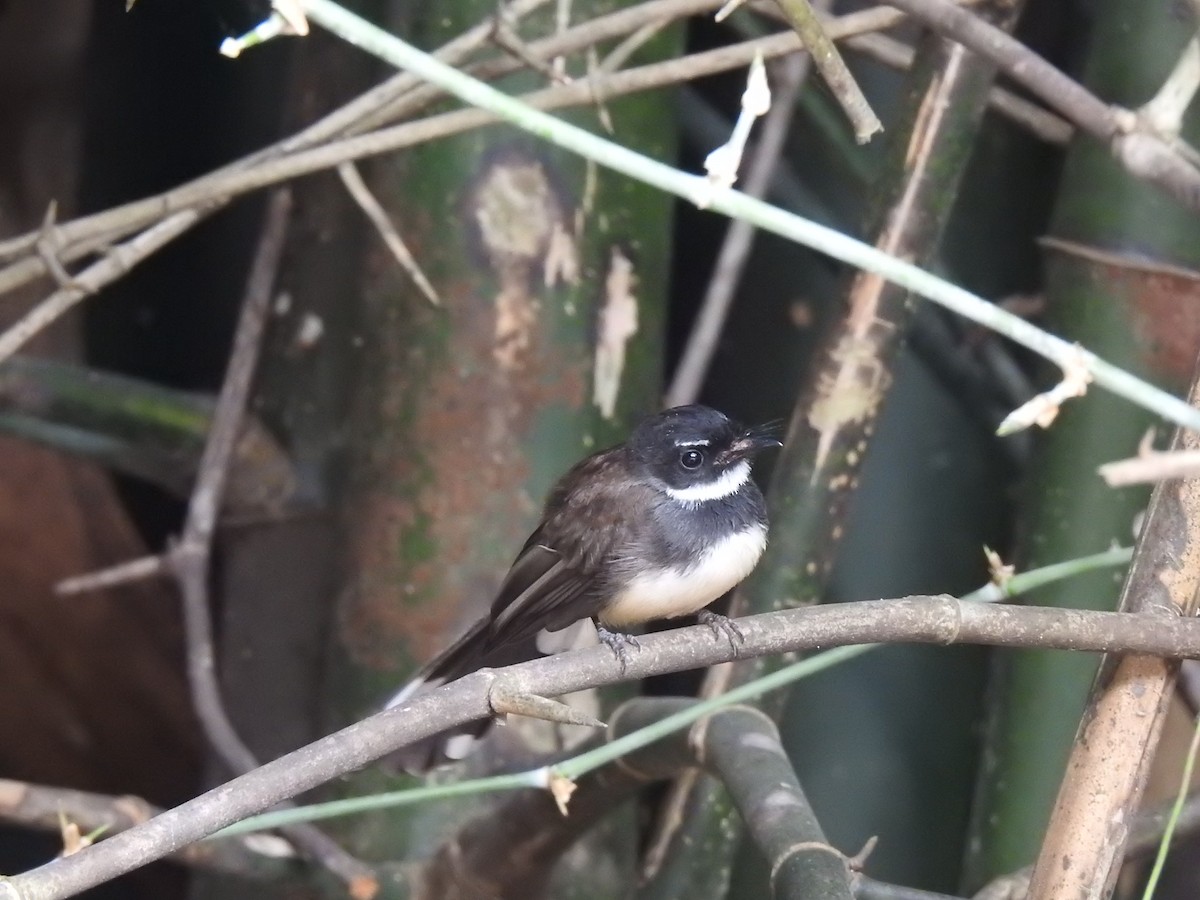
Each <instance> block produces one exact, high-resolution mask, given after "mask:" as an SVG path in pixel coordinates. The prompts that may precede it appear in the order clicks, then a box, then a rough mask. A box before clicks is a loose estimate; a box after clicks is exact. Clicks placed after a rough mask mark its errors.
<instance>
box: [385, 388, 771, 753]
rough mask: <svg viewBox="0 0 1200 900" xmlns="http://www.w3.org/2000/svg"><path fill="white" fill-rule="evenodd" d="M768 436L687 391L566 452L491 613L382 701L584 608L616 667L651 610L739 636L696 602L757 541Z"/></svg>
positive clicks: (761, 540) (469, 731)
mask: <svg viewBox="0 0 1200 900" xmlns="http://www.w3.org/2000/svg"><path fill="white" fill-rule="evenodd" d="M777 446H781V444H780V441H779V440H778V439H777V438H776V437H775V434H774V428H773V427H772V426H769V425H768V426H758V427H754V428H744V427H742V426H741V425H739V424H738V423H736V422H735V421H733V420H732V419H730V418H729V417H728V416H726V415H724V414H723V413H721V412H719V411H717V410H715V409H712V408H711V407H708V406H702V405H699V404H690V405H687V406H677V407H673V408H671V409H667V410H664V411H662V412H659V413H657V414H655V415H652V416H650V417H648V418H646V419H644V420H643V421H642V422H640V423H639V424H638V425H637V426H636V427H635V428H634V429H633V431H632V433H631V434H630V436H629V438H628V439H627V440H626V441H625V442H624V443H622V444H618V445H616V446H614V447H610V448H608V449H606V450H601V451H599V452H597V453H594V454H592V455H591V456H588V457H586V458H585V459H583V460H581V461H580V462H578V463H576V464H575V466H573V467H572V468H571V469H570V470H569V471H568V472H567V473H566V474H565V475H563V476H562V478H560V479H559V480H558V482H557V483H556V484H555V485H554V487H553V488H552V489H551V490H550V493H549V496H548V498H547V500H546V504H545V508H544V510H543V513H542V518H541V522H540V523H539V524H538V526H537V528H535V529H534V531H533V533H532V534H531V535H530V536H529V539H528V540H527V541H526V542H525V545H524V546H523V547H522V548H521V551H520V552H519V553H518V554H517V557H516V559H515V560H514V562H513V564H512V567H511V568H510V569H509V571H508V574H507V575H506V576H505V577H504V580H503V582H502V583H501V585H500V588H499V590H498V591H497V592H496V594H495V599H494V600H493V602H492V605H491V609H490V611H489V613H488V614H487V615H485V616H484V617H483V618H481V619H480V620H479V621H477V622H476V623H475V624H474V625H473V626H471V627H470V628H469V629H468V630H467V632H466V633H465V634H464V635H463V636H462V637H460V638H459V639H458V640H457V641H455V642H454V643H453V644H451V645H450V646H449V647H448V648H446V650H444V651H443V652H442V653H440V654H438V655H437V656H436V657H435V658H434V659H432V660H431V661H430V662H429V663H427V664H426V665H425V666H423V667H422V668H421V669H420V670H419V671H418V672H417V674H416V675H415V676H414V677H413V679H412V680H411V681H409V682H408V683H407V684H406V685H405V686H404V687H403V688H402V689H401V690H400V691H398V692H397V693H396V694H395V695H394V696H392V698H391V699H390V700H388V702H387V703H386V707H387V708H392V707H395V706H399V705H401V704H403V703H405V702H406V701H408V700H409V699H411V698H412V697H413V696H415V695H416V694H418V693H419V692H422V691H425V690H429V689H431V688H432V687H436V686H437V685H439V684H444V683H446V682H449V681H453V680H455V679H457V678H460V677H462V676H464V675H468V674H470V673H471V672H475V671H477V670H479V669H481V668H485V667H490V668H496V667H500V666H505V665H511V664H513V663H516V662H522V661H525V660H528V659H533V658H535V657H536V656H539V655H542V654H541V652H540V651H539V650H538V636H539V634H542V633H545V632H556V631H560V630H562V629H564V628H567V627H569V626H571V625H572V624H574V623H575V622H577V621H579V620H582V619H591V620H592V621H593V623H594V624H595V626H596V635H597V637H598V638H599V640H600V641H601V642H602V643H604V644H605V645H607V646H608V647H609V649H610V650H611V651H612V652H613V654H614V655H615V656H616V657H617V659H618V660H619V661H620V663H621V667H622V669H624V667H625V665H626V661H627V659H628V651H629V648H631V647H632V648H636V647H637V638H636V637H635V636H634V635H632V634H630V632H629V629H631V628H635V627H637V626H639V625H642V624H644V623H646V622H650V621H653V620H657V619H674V618H678V617H681V616H688V615H692V614H698V618H699V621H700V622H701V623H704V624H707V625H708V626H709V627H710V628H712V629H713V632H714V634H715V635H717V636H718V638H719V637H721V636H722V635H723V636H725V637H727V638H728V639H729V640H730V641H731V642H735V641H737V640H740V639H741V632H740V630H739V629H738V628H737V626H736V625H735V624H734V623H733V622H732V621H731V620H729V619H727V618H726V617H724V616H721V615H718V614H717V613H714V612H712V611H710V610H708V609H706V607H707V606H708V605H709V604H710V603H712V602H713V601H715V600H717V599H718V598H720V597H721V596H722V595H724V594H725V593H726V592H727V591H729V590H730V589H732V588H733V587H734V586H735V585H737V584H738V583H739V582H741V581H742V580H743V579H744V578H745V577H746V576H747V575H749V574H750V572H751V570H752V569H753V568H754V566H755V565H756V564H757V563H758V560H759V558H760V557H761V556H762V554H763V551H764V549H765V548H766V544H767V529H768V523H767V513H766V505H765V503H764V501H763V496H762V493H761V492H760V491H759V489H758V486H757V485H756V484H755V483H754V480H753V479H752V478H751V465H752V463H753V461H754V458H755V457H756V456H757V454H758V453H759V452H761V451H763V450H766V449H767V448H770V447H777ZM735 646H736V644H735ZM488 724H490V720H482V721H480V722H474V723H469V724H468V725H466V726H460V727H459V728H456V729H454V730H453V731H450V732H444V733H442V734H440V735H435V736H433V737H431V738H427V739H425V740H423V741H420V742H418V743H417V744H414V745H411V746H410V747H407V748H403V749H401V750H400V751H398V753H397V754H396V755H395V756H394V757H393V758H392V759H391V762H392V763H393V764H396V763H398V764H399V765H400V766H401V767H402V768H404V769H406V770H408V771H409V772H413V773H421V772H424V771H427V770H429V769H430V768H433V767H434V766H436V765H437V764H439V763H442V762H448V761H452V760H454V759H458V758H461V757H462V756H463V755H465V750H466V748H467V747H468V746H469V745H470V744H471V743H473V741H472V740H471V739H473V738H476V737H478V736H480V735H482V733H483V731H484V730H485V729H486V728H487V726H488ZM462 737H466V738H467V739H466V740H462V739H460V738H462Z"/></svg>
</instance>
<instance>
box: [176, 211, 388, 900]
mask: <svg viewBox="0 0 1200 900" xmlns="http://www.w3.org/2000/svg"><path fill="white" fill-rule="evenodd" d="M290 209H291V195H290V194H289V193H288V192H287V191H278V192H277V193H275V194H274V196H272V197H271V201H270V203H269V205H268V207H267V213H266V222H265V225H264V228H263V233H262V237H261V239H260V241H259V246H258V251H257V253H256V254H255V257H254V261H253V263H252V265H251V267H250V275H249V278H248V279H247V282H246V296H245V300H244V301H243V304H242V314H241V318H240V319H239V321H238V327H237V332H236V333H235V334H234V340H233V350H232V352H231V353H230V356H229V365H228V368H227V369H226V373H225V380H224V383H223V384H222V386H221V394H220V397H219V398H218V400H217V406H216V409H215V410H214V411H213V419H212V427H211V429H210V431H209V435H208V441H207V443H206V444H205V447H204V453H203V455H202V456H201V458H200V470H199V473H198V474H197V476H196V486H195V488H194V489H193V490H192V496H191V501H190V503H189V504H188V514H187V520H186V522H185V524H184V528H183V535H182V536H181V538H180V540H179V543H178V544H177V545H176V546H175V547H173V548H172V549H171V550H170V551H169V552H168V554H167V564H168V568H169V569H170V570H171V572H172V574H173V575H174V576H175V579H176V581H177V582H178V583H179V590H180V593H181V595H182V597H183V621H184V638H185V641H186V645H187V668H188V684H189V686H190V687H191V691H192V706H193V707H194V709H195V711H196V716H197V717H198V718H199V720H200V724H201V727H202V728H203V729H204V734H205V736H206V737H207V738H208V741H209V743H210V744H211V745H212V747H213V749H214V750H215V751H216V753H217V756H218V757H219V758H220V759H221V761H222V762H224V763H225V765H227V766H228V767H229V768H230V769H231V770H233V771H234V772H236V773H239V774H240V773H244V772H248V771H251V770H252V769H255V768H256V767H257V766H258V760H257V759H255V757H254V754H253V753H252V752H251V751H250V748H249V747H247V746H246V745H245V743H243V742H242V739H241V736H240V735H238V733H237V729H236V728H235V727H234V725H233V722H232V721H230V719H229V714H228V713H227V712H226V711H225V705H224V703H223V702H222V700H221V687H220V684H219V683H218V682H217V673H216V652H215V650H214V647H213V628H212V622H211V620H210V616H211V606H212V604H211V603H210V602H209V595H208V583H209V576H210V572H209V561H210V558H211V555H212V539H213V532H214V531H215V529H216V524H217V514H218V512H219V511H220V508H221V495H222V493H223V492H224V489H225V482H226V481H227V479H228V475H229V464H230V461H231V460H232V459H233V455H234V448H235V446H236V444H237V440H238V435H239V434H240V433H241V429H242V416H243V413H244V412H245V409H246V401H247V399H248V398H249V395H250V384H251V381H252V379H253V377H254V368H255V366H256V364H257V362H258V354H259V349H260V347H261V345H262V336H263V332H264V331H265V330H266V323H267V318H268V316H269V315H270V310H271V297H272V289H273V287H274V284H275V276H276V274H277V273H278V270H279V262H280V259H281V258H282V256H283V247H284V241H285V238H286V236H287V219H288V213H289V211H290ZM285 833H286V834H287V836H288V837H289V838H290V839H291V840H292V841H293V842H295V844H296V845H297V846H298V847H301V848H302V849H303V850H304V852H305V854H306V855H307V856H308V857H310V858H311V859H313V860H314V861H316V862H317V863H319V864H320V865H322V866H324V867H325V868H327V869H329V870H330V871H331V872H333V873H334V874H335V875H337V876H338V877H339V878H341V879H342V880H343V881H344V882H345V883H346V884H347V885H348V886H349V889H350V892H351V894H352V895H353V896H355V897H370V896H373V895H374V894H375V892H376V891H377V890H378V882H377V881H376V878H375V875H374V873H373V872H372V871H371V869H370V868H369V867H367V866H365V865H364V864H363V863H361V862H359V861H358V860H356V859H354V857H352V856H350V855H349V854H348V853H346V852H345V851H344V850H342V849H341V847H339V846H338V845H337V844H335V843H334V842H333V841H332V840H331V839H330V838H328V837H327V836H326V835H324V834H322V833H321V832H320V831H318V830H317V829H316V828H314V827H313V826H311V825H298V826H292V827H290V828H288V829H287V830H286V832H285Z"/></svg>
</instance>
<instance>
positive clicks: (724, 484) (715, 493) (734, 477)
mask: <svg viewBox="0 0 1200 900" xmlns="http://www.w3.org/2000/svg"><path fill="white" fill-rule="evenodd" d="M749 479H750V463H749V462H747V461H746V460H744V459H743V460H742V461H741V462H739V463H738V464H737V465H736V466H730V467H729V468H728V469H726V470H725V471H724V472H723V473H721V477H720V478H717V479H716V480H715V481H710V482H708V483H706V484H696V485H692V487H686V488H671V487H669V488H665V490H666V492H667V496H669V497H670V498H671V499H672V500H678V501H679V502H680V503H687V504H689V505H696V504H699V503H705V502H707V501H709V500H720V499H722V498H724V497H728V496H729V495H730V494H736V493H737V492H738V491H739V490H741V487H742V485H744V484H745V483H746V482H747V481H748V480H749Z"/></svg>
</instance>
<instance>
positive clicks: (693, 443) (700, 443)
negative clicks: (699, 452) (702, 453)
mask: <svg viewBox="0 0 1200 900" xmlns="http://www.w3.org/2000/svg"><path fill="white" fill-rule="evenodd" d="M711 443H712V441H710V440H709V439H708V438H704V439H702V440H699V441H676V442H675V446H676V447H707V446H708V445H709V444H711Z"/></svg>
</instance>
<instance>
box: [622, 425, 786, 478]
mask: <svg viewBox="0 0 1200 900" xmlns="http://www.w3.org/2000/svg"><path fill="white" fill-rule="evenodd" d="M778 444H779V441H778V440H777V439H776V438H775V437H774V435H773V434H771V433H769V432H768V431H766V430H763V429H756V428H751V429H746V428H743V427H742V426H741V425H739V424H738V423H737V422H735V421H733V420H732V419H730V418H729V417H728V416H726V415H725V414H723V413H720V412H718V411H717V410H715V409H712V408H710V407H707V406H700V405H698V404H697V405H691V406H676V407H674V408H672V409H668V410H664V411H663V412H661V413H659V414H658V415H655V416H651V417H650V418H648V419H646V420H644V421H643V422H641V423H640V424H639V425H638V426H637V428H635V429H634V431H633V434H631V435H630V437H629V441H628V443H627V444H626V446H627V447H628V450H629V453H630V457H631V459H632V461H633V463H634V465H635V466H637V467H638V468H640V469H642V470H643V471H644V472H645V473H646V474H648V475H649V476H651V477H652V478H654V479H655V480H656V481H659V482H661V483H662V484H663V485H665V486H666V487H667V488H669V489H672V490H682V489H686V488H689V487H694V486H696V485H703V484H709V483H713V482H716V481H717V480H718V479H720V478H721V477H722V476H723V475H725V474H726V473H727V472H728V471H729V470H731V469H733V468H734V467H735V466H739V465H741V464H743V463H744V462H748V461H749V460H750V459H751V458H752V457H753V456H754V454H755V453H757V452H758V451H759V450H763V449H765V448H767V447H774V446H778Z"/></svg>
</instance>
